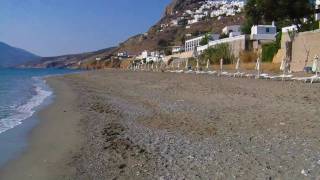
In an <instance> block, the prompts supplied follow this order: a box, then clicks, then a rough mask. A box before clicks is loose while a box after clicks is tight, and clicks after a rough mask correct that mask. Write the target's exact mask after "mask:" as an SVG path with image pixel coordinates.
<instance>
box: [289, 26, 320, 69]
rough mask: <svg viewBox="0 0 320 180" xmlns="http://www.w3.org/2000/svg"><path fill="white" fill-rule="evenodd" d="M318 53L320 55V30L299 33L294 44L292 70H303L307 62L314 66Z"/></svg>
mask: <svg viewBox="0 0 320 180" xmlns="http://www.w3.org/2000/svg"><path fill="white" fill-rule="evenodd" d="M316 55H319V56H320V30H317V31H308V32H302V33H298V34H297V35H296V37H295V39H294V42H293V45H292V63H291V70H292V71H294V72H297V71H303V68H304V67H305V64H306V65H307V66H312V63H313V59H314V57H315V56H316Z"/></svg>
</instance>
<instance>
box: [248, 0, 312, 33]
mask: <svg viewBox="0 0 320 180" xmlns="http://www.w3.org/2000/svg"><path fill="white" fill-rule="evenodd" d="M313 2H314V0H312V1H310V0H294V1H292V0H248V1H247V4H246V6H245V13H246V18H247V22H246V23H245V24H244V27H243V30H245V31H248V29H249V28H248V27H250V26H252V25H257V24H260V23H268V22H271V21H276V22H279V23H280V24H281V22H283V21H289V22H290V23H291V24H295V25H297V27H298V29H299V31H300V30H301V28H302V26H303V24H304V23H303V20H302V19H303V18H308V19H312V18H311V17H312V16H313V12H314V5H313V4H314V3H313Z"/></svg>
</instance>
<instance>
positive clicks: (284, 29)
mask: <svg viewBox="0 0 320 180" xmlns="http://www.w3.org/2000/svg"><path fill="white" fill-rule="evenodd" d="M281 31H282V32H283V33H287V32H292V31H298V27H297V26H296V25H291V26H287V27H283V28H282V30H281Z"/></svg>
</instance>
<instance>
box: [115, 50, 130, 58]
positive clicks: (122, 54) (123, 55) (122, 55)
mask: <svg viewBox="0 0 320 180" xmlns="http://www.w3.org/2000/svg"><path fill="white" fill-rule="evenodd" d="M117 56H118V57H123V58H125V57H128V56H129V55H128V52H126V51H123V52H118V54H117Z"/></svg>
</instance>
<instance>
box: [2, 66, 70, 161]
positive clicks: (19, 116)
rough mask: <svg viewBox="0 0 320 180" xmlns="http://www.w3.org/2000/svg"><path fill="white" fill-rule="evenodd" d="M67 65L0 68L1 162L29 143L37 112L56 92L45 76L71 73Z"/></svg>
mask: <svg viewBox="0 0 320 180" xmlns="http://www.w3.org/2000/svg"><path fill="white" fill-rule="evenodd" d="M72 72H75V71H72V70H66V69H1V68H0V166H1V165H3V164H4V163H5V162H6V161H8V160H9V159H11V158H12V157H13V156H15V155H16V154H17V153H18V152H19V151H21V149H23V148H24V147H25V146H26V137H25V136H26V135H27V134H28V131H30V129H31V128H32V127H33V126H34V124H35V120H34V119H35V117H34V114H35V112H36V111H37V110H39V109H40V107H41V106H42V105H44V104H45V103H46V102H47V101H48V100H49V99H50V97H51V96H52V94H53V92H52V91H51V90H50V88H49V87H48V86H47V84H46V83H45V80H44V79H43V77H46V76H51V75H60V74H66V73H72Z"/></svg>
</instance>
